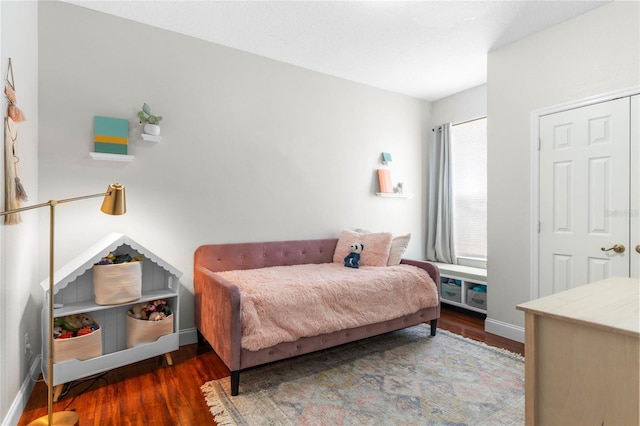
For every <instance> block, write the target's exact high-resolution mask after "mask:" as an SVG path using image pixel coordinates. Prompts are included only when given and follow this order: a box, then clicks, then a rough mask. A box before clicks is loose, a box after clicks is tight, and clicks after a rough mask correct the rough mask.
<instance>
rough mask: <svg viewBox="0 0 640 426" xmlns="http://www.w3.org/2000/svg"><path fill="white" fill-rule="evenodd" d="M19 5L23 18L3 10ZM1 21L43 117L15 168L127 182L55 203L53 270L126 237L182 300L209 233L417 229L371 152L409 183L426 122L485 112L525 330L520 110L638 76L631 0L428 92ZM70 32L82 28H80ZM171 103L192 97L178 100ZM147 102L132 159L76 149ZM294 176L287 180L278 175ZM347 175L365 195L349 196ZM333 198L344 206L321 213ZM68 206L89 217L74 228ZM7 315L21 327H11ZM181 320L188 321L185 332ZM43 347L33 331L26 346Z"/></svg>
mask: <svg viewBox="0 0 640 426" xmlns="http://www.w3.org/2000/svg"><path fill="white" fill-rule="evenodd" d="M12 14H13V16H17V17H18V20H19V22H20V23H21V25H18V26H13V25H11V24H10V22H7V20H8V19H9V16H11V15H12ZM38 18H39V19H40V20H41V22H40V23H39V25H38V23H37V22H36V21H35V20H36V19H38ZM2 20H3V22H2V58H3V65H4V64H5V62H4V61H5V60H6V57H8V56H11V57H13V58H14V61H15V63H14V67H15V70H16V72H17V74H16V79H17V82H16V83H17V88H18V95H19V97H20V100H19V101H20V105H21V106H22V107H23V108H24V109H25V113H26V114H27V119H28V123H29V124H33V123H38V125H37V127H29V126H24V130H22V131H21V135H20V137H21V142H22V141H24V142H23V144H22V145H21V148H20V149H21V167H22V169H21V172H22V176H21V177H22V180H23V182H24V183H25V185H26V187H27V191H28V193H29V196H30V199H31V200H34V201H35V200H46V199H49V198H52V197H55V198H62V197H67V196H75V195H78V194H84V193H94V192H97V191H98V190H102V189H103V187H104V186H105V185H106V184H108V183H110V182H112V181H114V180H118V181H121V182H122V183H124V184H126V185H127V190H128V194H127V195H128V203H129V212H128V214H127V216H123V217H121V218H103V217H100V216H98V215H96V214H94V210H95V208H94V206H93V205H91V203H88V204H84V203H80V204H77V205H74V206H73V208H69V209H67V210H64V211H61V214H59V217H58V221H57V229H58V235H59V236H60V238H61V237H62V236H64V244H60V245H59V246H58V250H57V261H56V262H57V264H58V265H63V264H64V263H65V262H66V261H68V260H69V259H70V258H72V257H73V256H74V255H75V254H76V253H75V249H76V248H77V247H86V246H88V245H90V243H91V242H92V241H93V240H95V239H96V238H99V237H101V236H103V235H104V234H106V233H108V232H111V231H116V232H123V233H126V234H130V235H131V236H133V237H134V238H136V239H138V240H140V241H142V242H143V243H144V244H145V245H147V246H149V247H153V248H154V250H155V251H157V252H159V253H162V255H163V257H165V258H167V260H168V261H169V262H171V263H172V264H175V265H178V266H179V267H180V269H181V270H183V271H184V272H185V276H184V277H183V280H184V287H183V289H182V293H181V296H182V304H183V306H182V307H183V312H188V309H187V308H186V307H188V306H190V305H193V300H190V297H191V291H190V290H191V289H190V287H191V286H190V284H189V282H190V277H189V275H190V274H191V272H190V270H191V267H190V265H191V263H192V256H193V251H194V249H195V247H196V246H197V245H199V244H201V243H203V242H205V241H208V242H213V241H219V242H233V241H249V240H275V239H287V238H314V237H323V236H333V235H335V234H337V232H339V230H340V229H342V228H343V227H363V228H365V227H366V228H369V229H385V230H389V231H392V232H398V233H400V232H406V231H411V230H414V229H415V230H418V231H416V232H417V234H421V233H423V232H424V225H423V222H424V218H425V213H424V204H425V201H424V198H422V197H421V196H420V197H414V198H413V199H407V200H382V199H378V198H375V197H372V196H371V194H372V193H373V192H374V190H375V183H376V182H375V180H374V177H373V170H374V169H375V168H376V165H377V161H378V155H379V153H380V152H382V151H390V152H391V153H392V154H393V159H394V161H393V171H394V178H395V179H398V180H403V181H404V182H405V183H406V185H407V187H408V189H407V191H409V192H413V193H416V194H420V193H421V192H423V191H424V183H423V181H424V180H425V171H424V170H423V164H424V162H425V152H424V140H423V139H424V132H425V129H430V128H431V126H433V125H435V124H437V123H441V122H444V121H447V120H451V121H458V120H462V119H465V118H468V117H466V115H467V114H468V115H476V114H477V112H478V111H480V112H482V109H485V111H484V112H485V113H486V114H488V115H489V116H490V117H491V123H490V124H489V134H490V137H489V151H490V154H489V168H490V170H491V172H490V174H489V198H490V201H489V216H490V219H489V252H490V254H491V259H492V260H491V268H490V279H491V288H492V290H491V292H492V293H491V297H492V305H491V308H490V312H489V318H490V319H491V320H492V321H493V324H494V325H495V326H496V328H498V329H499V331H500V333H502V334H503V335H507V336H508V335H509V334H510V333H512V334H518V332H521V328H522V326H523V319H522V314H521V313H519V312H517V311H516V310H515V308H514V306H515V305H516V304H518V303H520V302H522V301H525V300H528V299H529V295H530V285H529V279H528V277H529V272H530V268H531V267H530V242H529V240H530V236H529V216H530V199H529V191H530V185H529V179H530V178H529V154H530V151H529V144H530V126H529V124H530V113H531V111H532V110H535V109H537V108H543V107H546V106H549V105H554V104H558V103H562V102H567V101H571V100H574V99H582V98H587V97H589V96H594V95H597V94H601V93H606V92H611V91H614V90H619V89H625V88H628V87H631V86H637V85H638V84H640V77H639V76H638V72H637V71H638V67H639V66H638V61H639V59H638V54H637V52H638V51H639V44H640V43H639V41H638V35H637V32H636V31H635V29H637V28H638V4H637V2H614V3H612V4H607V5H605V6H602V7H599V8H597V9H595V10H593V11H591V12H589V13H586V14H584V15H582V16H580V17H578V18H576V19H574V20H571V21H568V22H566V23H563V24H561V25H558V26H556V27H554V28H551V29H549V30H547V31H544V32H542V33H540V34H536V35H534V36H531V37H529V38H527V39H524V40H521V41H518V42H516V43H513V44H512V45H509V46H505V47H504V48H502V49H500V50H498V51H494V52H491V53H490V54H489V61H488V64H489V67H488V81H487V84H486V85H482V86H480V87H478V88H475V89H472V90H469V91H467V92H464V93H461V94H459V95H458V96H455V97H452V98H450V99H445V100H443V101H442V102H434V103H427V102H421V101H419V100H416V99H413V98H408V97H405V96H401V95H396V94H392V93H389V92H383V91H380V90H373V89H371V88H368V87H364V86H361V85H356V84H353V83H350V82H347V81H345V80H341V79H338V78H334V77H329V76H326V75H318V74H316V73H313V72H310V71H306V70H303V69H300V68H296V67H293V66H289V65H284V64H282V63H278V62H276V61H272V60H269V59H266V58H262V57H256V56H254V55H250V54H245V53H242V52H237V51H234V50H233V49H228V48H224V47H220V46H214V45H210V44H207V43H205V42H203V41H199V40H196V39H192V38H189V37H186V36H179V35H175V34H171V33H168V32H165V31H161V30H158V29H154V28H151V27H147V26H144V25H141V24H137V23H134V22H131V21H126V20H122V19H119V18H115V17H112V16H108V15H102V14H98V13H95V12H91V11H88V10H85V9H81V8H77V7H74V6H71V5H67V4H57V3H47V4H44V5H41V7H40V10H39V11H37V13H36V11H35V10H33V6H32V8H31V9H26V10H21V9H19V8H18V9H16V6H15V5H12V4H11V2H8V4H6V3H5V2H3V3H2ZM51 22H55V23H56V24H55V25H51V24H50V23H51ZM70 27H75V29H76V30H77V31H82V33H83V34H84V37H82V38H78V37H75V36H74V32H72V31H69V30H68V29H69V28H70ZM36 28H37V31H36ZM105 34H106V35H107V36H105ZM145 44H150V45H151V46H152V48H153V49H154V51H155V52H157V51H162V52H170V53H171V55H170V56H171V58H172V59H171V61H168V62H167V61H165V60H162V61H159V60H157V59H154V58H153V55H154V53H153V51H152V52H149V51H146V50H145V48H144V45H145ZM62 46H64V47H62ZM550 46H556V47H557V49H553V50H551V49H549V47H550ZM560 52H562V54H563V55H568V58H569V59H567V56H560ZM205 56H213V57H215V58H216V59H215V61H204V60H203V58H204V57H205ZM541 58H542V59H541ZM544 58H546V60H543V59H544ZM593 62H597V63H598V64H599V65H598V66H597V67H593V66H592V63H593ZM95 63H104V64H105V66H104V67H100V68H98V67H95V66H93V64H95ZM88 69H91V71H92V72H91V73H88V72H87V70H88ZM17 70H19V73H18V71H17ZM159 70H162V71H161V72H159ZM256 70H259V71H256ZM36 87H37V90H36ZM202 88H206V91H204V92H205V93H207V95H206V96H204V95H203V94H202V93H201V92H203V90H202ZM171 96H174V97H175V99H176V101H174V100H172V99H171ZM178 99H188V102H187V103H188V105H186V108H185V106H184V105H182V104H181V103H180V102H178V101H177V100H178ZM141 102H148V103H149V104H151V105H152V106H153V108H154V110H157V111H158V113H160V114H162V115H163V116H164V117H165V122H164V124H163V139H164V141H163V143H162V144H159V145H150V144H144V143H142V142H139V141H135V142H133V145H134V149H135V150H136V152H135V155H136V161H135V164H119V165H112V164H102V163H98V162H91V161H88V160H85V158H86V154H87V150H88V147H89V146H90V139H91V135H92V128H91V126H92V122H91V120H92V117H93V116H94V115H96V114H105V115H111V116H123V117H129V116H131V117H133V116H134V115H135V112H136V111H137V110H138V108H139V106H140V104H141ZM460 104H463V105H465V107H464V109H463V110H461V109H460V108H459V107H458V105H460ZM27 106H33V107H27ZM36 106H37V107H36ZM178 124H179V125H178ZM300 140H306V141H309V144H307V145H304V146H303V145H302V144H300V143H297V142H298V141H300ZM365 144H366V149H362V148H363V146H364V145H365ZM302 157H304V158H305V160H304V161H302V160H301V158H302ZM231 165H236V166H231ZM237 165H241V166H237ZM203 171H206V173H207V174H206V177H205V178H203V177H202V176H201V173H202V172H203ZM291 175H294V176H297V179H296V180H295V181H292V180H290V179H287V177H288V176H291ZM318 175H320V176H324V178H323V179H322V180H320V179H315V176H318ZM353 187H357V188H360V189H359V190H358V191H356V192H355V193H354V191H353V190H352V189H350V188H353ZM302 195H307V197H303V196H302ZM274 200H275V202H274ZM330 205H340V206H341V207H342V209H340V210H338V209H335V210H333V209H332V210H329V211H325V210H326V208H327V206H330ZM230 206H232V208H229V207H230ZM282 212H287V214H284V215H283V214H282ZM45 216H46V215H44V214H42V215H40V216H36V215H32V216H27V215H25V216H24V219H23V220H24V221H25V223H24V226H20V227H13V228H9V227H2V231H0V232H1V236H2V263H1V269H2V281H3V285H2V292H3V293H2V294H3V297H2V298H1V299H2V303H3V305H2V309H0V311H1V312H3V321H2V323H3V324H5V325H4V326H3V327H5V328H3V333H2V339H1V340H0V344H1V345H2V346H1V350H2V359H3V360H8V361H7V362H6V363H3V366H2V367H1V368H0V380H1V381H2V382H3V383H6V386H3V389H2V390H1V391H0V396H1V400H0V404H1V410H0V417H3V418H4V417H5V416H6V414H7V413H8V412H9V410H10V408H11V405H12V404H13V403H14V400H15V398H16V396H17V395H18V394H19V392H20V389H21V386H22V385H23V383H24V380H25V378H26V377H27V374H28V371H29V368H30V367H31V365H30V363H29V362H27V360H25V359H24V356H23V354H24V344H23V336H24V335H25V334H27V333H28V334H29V335H30V336H32V338H31V340H32V342H38V341H39V339H38V338H37V336H39V333H40V331H39V316H40V305H41V303H42V295H41V294H40V292H39V288H38V286H37V283H39V282H40V280H41V279H42V278H43V277H45V276H46V275H47V273H46V259H47V256H46V252H45V251H44V250H45V249H44V248H43V249H40V248H39V247H40V246H41V240H42V235H44V233H45V232H46V231H45V229H46V226H47V224H46V217H45ZM390 217H402V218H403V220H402V221H398V220H389V218H390ZM38 218H39V219H38ZM79 218H83V220H84V223H83V226H82V229H81V231H80V232H76V231H75V227H74V226H75V223H77V221H78V219H79ZM109 219H110V220H109ZM310 224H311V225H312V226H310ZM421 240H422V238H421V237H420V236H418V237H417V238H415V239H413V242H412V244H411V246H410V247H409V252H408V256H414V257H421V256H422V254H423V253H422V252H423V247H422V245H423V244H422V242H421ZM37 259H40V260H37ZM9 283H11V285H9ZM16 318H17V319H18V325H17V326H14V327H9V326H7V325H6V324H10V323H15V322H16V320H15V319H16ZM192 321H193V320H192V317H191V316H190V315H188V314H187V315H184V318H182V320H181V325H182V327H183V329H184V330H185V331H188V330H190V329H192V327H193V323H192ZM185 338H186V340H187V341H189V339H194V338H195V336H190V335H189V334H188V333H186V336H185ZM38 346H39V345H38V344H37V343H32V349H33V352H34V353H39V347H38ZM31 361H33V359H31Z"/></svg>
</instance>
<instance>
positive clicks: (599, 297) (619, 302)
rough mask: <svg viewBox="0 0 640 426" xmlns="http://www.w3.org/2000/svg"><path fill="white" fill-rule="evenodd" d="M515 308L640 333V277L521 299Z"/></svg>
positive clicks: (604, 281) (607, 281)
mask: <svg viewBox="0 0 640 426" xmlns="http://www.w3.org/2000/svg"><path fill="white" fill-rule="evenodd" d="M516 309H518V310H520V311H524V312H528V313H533V314H536V315H540V316H546V317H551V318H557V319H562V320H565V321H570V322H577V323H581V324H586V325H589V326H592V327H596V328H601V329H605V330H609V331H612V332H616V333H620V334H628V335H631V336H636V337H640V280H639V279H635V278H624V277H612V278H607V279H605V280H602V281H597V282H594V283H590V284H585V285H582V286H579V287H576V288H572V289H570V290H566V291H562V292H559V293H556V294H552V295H550V296H545V297H541V298H540V299H536V300H532V301H530V302H526V303H521V304H519V305H517V306H516Z"/></svg>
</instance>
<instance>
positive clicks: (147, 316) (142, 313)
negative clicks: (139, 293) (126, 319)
mask: <svg viewBox="0 0 640 426" xmlns="http://www.w3.org/2000/svg"><path fill="white" fill-rule="evenodd" d="M127 315H129V316H130V317H133V318H136V319H141V320H145V321H160V320H163V319H165V318H167V317H168V316H169V315H171V309H170V308H169V305H167V301H166V300H154V301H152V302H144V303H136V304H135V305H133V306H132V307H131V309H129V310H128V311H127Z"/></svg>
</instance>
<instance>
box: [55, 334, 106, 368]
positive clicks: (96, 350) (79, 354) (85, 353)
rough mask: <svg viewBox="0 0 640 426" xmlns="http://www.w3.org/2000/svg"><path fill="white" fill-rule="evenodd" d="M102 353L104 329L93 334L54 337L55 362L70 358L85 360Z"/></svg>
mask: <svg viewBox="0 0 640 426" xmlns="http://www.w3.org/2000/svg"><path fill="white" fill-rule="evenodd" d="M101 355H102V329H101V328H99V329H97V330H96V331H94V332H93V333H91V334H85V335H84V336H78V337H70V338H68V339H53V362H62V361H66V360H68V359H77V360H79V361H84V360H86V359H91V358H95V357H98V356H101Z"/></svg>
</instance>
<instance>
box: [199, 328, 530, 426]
mask: <svg viewBox="0 0 640 426" xmlns="http://www.w3.org/2000/svg"><path fill="white" fill-rule="evenodd" d="M202 392H203V393H204V395H205V399H206V401H207V405H208V406H209V407H210V408H211V413H212V414H213V415H214V419H215V420H216V422H217V423H218V424H219V425H220V426H222V425H250V426H253V425H522V424H524V359H523V358H522V357H521V356H520V355H517V354H513V353H510V352H506V351H504V350H501V349H497V348H493V347H490V346H487V345H485V344H483V343H478V342H475V341H473V340H470V339H466V338H463V337H460V336H457V335H455V334H453V333H449V332H447V331H444V330H438V332H437V335H436V336H435V337H431V336H430V335H429V326H428V325H426V324H420V325H417V326H415V327H411V328H408V329H404V330H400V331H396V332H392V333H388V334H384V335H381V336H377V337H372V338H369V339H366V340H361V341H358V342H353V343H348V344H345V345H342V346H339V347H336V348H332V349H327V350H324V351H321V352H316V353H312V354H308V355H303V356H300V357H296V358H292V359H289V360H284V361H279V362H276V363H272V364H269V365H266V366H261V367H258V368H255V369H250V370H247V371H243V372H242V373H240V394H239V395H237V396H233V397H232V396H231V390H230V379H229V378H228V377H227V378H224V379H220V380H213V381H210V382H207V383H205V384H204V385H203V386H202Z"/></svg>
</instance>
